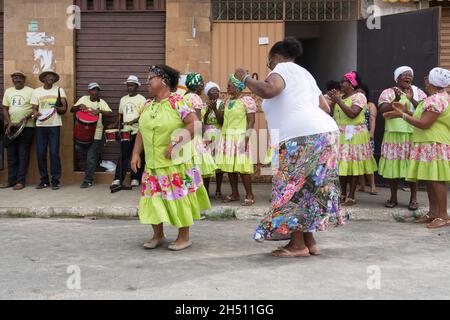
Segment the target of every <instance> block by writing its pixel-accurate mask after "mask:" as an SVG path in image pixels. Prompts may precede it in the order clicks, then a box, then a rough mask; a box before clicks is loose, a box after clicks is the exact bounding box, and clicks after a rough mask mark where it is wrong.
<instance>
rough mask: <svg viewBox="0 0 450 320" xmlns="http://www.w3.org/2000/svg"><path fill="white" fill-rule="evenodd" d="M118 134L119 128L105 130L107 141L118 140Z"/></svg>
mask: <svg viewBox="0 0 450 320" xmlns="http://www.w3.org/2000/svg"><path fill="white" fill-rule="evenodd" d="M118 134H119V129H108V130H105V140H106V142H116V141H117V135H118Z"/></svg>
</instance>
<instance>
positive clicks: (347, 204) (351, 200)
mask: <svg viewBox="0 0 450 320" xmlns="http://www.w3.org/2000/svg"><path fill="white" fill-rule="evenodd" d="M355 204H356V200H355V199H352V198H348V199H347V201H345V203H344V204H343V206H344V207H351V206H354V205H355Z"/></svg>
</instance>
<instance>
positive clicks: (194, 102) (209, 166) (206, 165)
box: [183, 92, 217, 178]
mask: <svg viewBox="0 0 450 320" xmlns="http://www.w3.org/2000/svg"><path fill="white" fill-rule="evenodd" d="M183 100H184V102H185V103H186V104H187V105H188V106H189V107H191V108H192V109H194V110H195V109H198V110H200V112H203V110H205V109H206V106H205V104H204V103H203V101H202V99H201V98H200V97H199V96H198V95H197V94H195V93H191V92H190V93H186V94H185V95H184V97H183ZM194 145H195V153H194V163H195V164H196V165H197V166H198V167H199V168H200V172H201V174H202V177H204V178H209V177H212V176H214V175H215V174H216V170H217V166H216V163H215V162H214V158H213V156H212V155H211V153H210V152H207V150H206V146H205V143H204V141H203V139H202V136H201V135H196V136H195V137H194Z"/></svg>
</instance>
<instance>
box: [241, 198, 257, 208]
mask: <svg viewBox="0 0 450 320" xmlns="http://www.w3.org/2000/svg"><path fill="white" fill-rule="evenodd" d="M254 204H255V199H245V200H244V202H243V203H241V206H243V207H251V206H253V205H254Z"/></svg>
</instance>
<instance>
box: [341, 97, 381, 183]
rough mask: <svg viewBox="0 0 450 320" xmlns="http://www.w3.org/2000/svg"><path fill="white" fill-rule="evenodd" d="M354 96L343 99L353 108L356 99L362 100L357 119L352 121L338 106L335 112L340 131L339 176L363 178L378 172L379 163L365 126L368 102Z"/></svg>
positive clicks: (363, 98)
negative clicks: (362, 176) (374, 155)
mask: <svg viewBox="0 0 450 320" xmlns="http://www.w3.org/2000/svg"><path fill="white" fill-rule="evenodd" d="M354 96H355V97H354ZM354 96H351V97H348V98H346V99H343V102H344V103H345V104H346V105H347V106H349V107H351V106H352V105H353V104H354V99H355V98H357V99H359V100H360V103H361V104H363V105H362V109H361V112H360V113H359V114H358V115H357V116H356V118H354V119H352V118H350V117H348V116H347V115H346V114H345V113H344V111H342V109H341V107H340V106H339V105H338V104H336V105H335V107H334V112H333V118H334V119H335V120H336V123H337V125H338V126H339V131H340V135H339V155H338V157H339V158H338V170H339V176H361V175H365V174H373V173H374V172H375V171H377V163H376V161H375V158H374V157H373V152H372V147H371V145H370V134H369V131H368V130H367V126H366V124H365V109H366V108H367V100H366V99H365V97H364V96H363V95H362V94H360V93H356V94H355V95H354ZM364 101H365V102H364ZM346 131H347V132H352V134H351V138H350V136H349V135H348V134H347V135H348V137H347V138H346Z"/></svg>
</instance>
